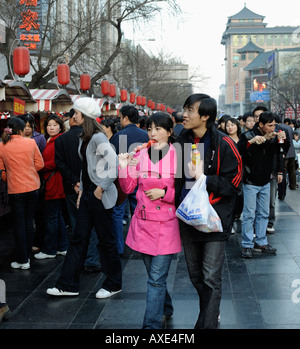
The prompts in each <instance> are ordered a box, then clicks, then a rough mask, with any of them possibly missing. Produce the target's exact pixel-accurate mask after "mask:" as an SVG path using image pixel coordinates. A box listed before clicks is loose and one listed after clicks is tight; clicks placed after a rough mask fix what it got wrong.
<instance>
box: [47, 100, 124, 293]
mask: <svg viewBox="0 0 300 349" xmlns="http://www.w3.org/2000/svg"><path fill="white" fill-rule="evenodd" d="M73 108H74V110H75V114H74V117H75V119H76V122H77V123H78V124H80V125H82V127H83V134H82V136H81V138H80V141H79V148H78V151H79V155H80V156H81V158H82V171H81V178H80V191H79V196H78V201H77V207H78V214H77V221H76V228H75V231H74V234H73V235H72V239H71V240H70V246H69V248H68V253H67V256H66V259H65V262H64V265H63V269H62V273H61V276H60V278H59V279H58V281H57V282H56V285H55V287H53V288H48V289H47V293H48V294H49V295H52V296H77V295H79V286H80V285H79V283H80V280H79V279H80V272H81V270H82V267H83V264H84V260H85V258H86V254H87V249H88V245H89V238H90V235H91V231H92V228H93V227H94V228H95V230H96V233H97V235H98V240H99V251H100V253H99V254H100V262H101V267H102V270H103V273H104V274H105V275H106V279H105V280H104V282H103V283H102V287H101V289H100V290H99V291H98V292H97V293H96V298H108V297H111V296H113V295H115V294H117V293H119V292H121V291H122V266H121V261H120V256H119V254H118V251H117V247H116V241H115V237H114V235H113V232H112V208H113V207H114V205H115V204H116V201H117V196H118V192H117V188H116V186H115V185H114V181H115V179H116V178H117V166H118V158H117V155H116V153H115V151H114V150H113V148H112V146H111V145H110V143H109V141H108V139H107V137H106V136H105V134H104V131H103V129H102V126H101V125H100V124H99V123H98V122H97V121H96V119H97V118H98V117H99V116H100V113H101V111H100V107H99V105H98V104H97V102H96V101H95V100H94V99H92V98H89V97H82V98H79V99H77V100H76V102H75V103H74V107H73Z"/></svg>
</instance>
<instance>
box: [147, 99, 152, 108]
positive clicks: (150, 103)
mask: <svg viewBox="0 0 300 349" xmlns="http://www.w3.org/2000/svg"><path fill="white" fill-rule="evenodd" d="M147 107H148V108H151V107H152V100H151V99H148V103H147Z"/></svg>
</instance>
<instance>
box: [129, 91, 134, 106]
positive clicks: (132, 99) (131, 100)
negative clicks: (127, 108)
mask: <svg viewBox="0 0 300 349" xmlns="http://www.w3.org/2000/svg"><path fill="white" fill-rule="evenodd" d="M130 103H131V104H134V103H135V93H130Z"/></svg>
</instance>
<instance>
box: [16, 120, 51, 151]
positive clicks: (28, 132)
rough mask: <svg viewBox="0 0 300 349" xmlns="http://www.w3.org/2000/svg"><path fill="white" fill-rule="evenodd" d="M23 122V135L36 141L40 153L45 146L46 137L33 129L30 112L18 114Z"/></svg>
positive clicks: (33, 122)
mask: <svg viewBox="0 0 300 349" xmlns="http://www.w3.org/2000/svg"><path fill="white" fill-rule="evenodd" d="M19 118H20V119H22V120H23V121H24V122H25V129H24V137H26V138H33V139H34V140H35V141H36V144H37V146H38V148H39V149H40V152H41V153H42V152H43V151H44V149H45V147H46V138H45V136H44V135H42V134H40V133H38V132H36V131H35V130H34V129H35V120H34V117H33V115H32V114H30V113H26V114H23V115H20V116H19Z"/></svg>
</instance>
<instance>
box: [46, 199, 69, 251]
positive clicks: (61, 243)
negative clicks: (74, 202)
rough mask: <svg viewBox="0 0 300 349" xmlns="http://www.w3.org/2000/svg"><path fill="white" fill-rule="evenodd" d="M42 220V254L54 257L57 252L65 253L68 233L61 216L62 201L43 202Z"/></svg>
mask: <svg viewBox="0 0 300 349" xmlns="http://www.w3.org/2000/svg"><path fill="white" fill-rule="evenodd" d="M44 220H45V240H44V246H43V247H42V249H41V250H42V252H43V253H46V254H50V255H56V252H57V251H67V249H68V233H67V229H66V225H65V222H64V219H63V215H62V199H55V200H45V205H44Z"/></svg>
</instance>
